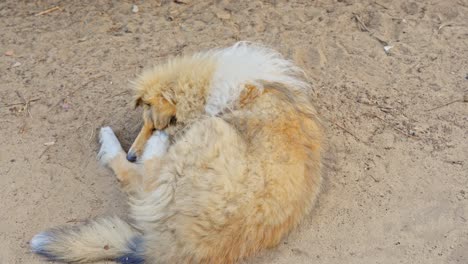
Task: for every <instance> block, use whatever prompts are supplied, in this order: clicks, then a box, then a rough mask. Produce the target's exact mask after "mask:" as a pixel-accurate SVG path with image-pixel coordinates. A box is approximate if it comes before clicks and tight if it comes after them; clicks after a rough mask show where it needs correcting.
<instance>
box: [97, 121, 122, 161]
mask: <svg viewBox="0 0 468 264" xmlns="http://www.w3.org/2000/svg"><path fill="white" fill-rule="evenodd" d="M99 143H101V149H100V150H99V153H98V159H99V160H100V161H101V163H102V164H103V165H107V163H109V161H110V160H112V159H113V158H115V157H116V156H117V155H118V154H119V153H123V149H122V146H121V145H120V142H119V140H118V139H117V137H116V136H115V134H114V131H112V128H110V127H102V128H101V131H100V132H99Z"/></svg>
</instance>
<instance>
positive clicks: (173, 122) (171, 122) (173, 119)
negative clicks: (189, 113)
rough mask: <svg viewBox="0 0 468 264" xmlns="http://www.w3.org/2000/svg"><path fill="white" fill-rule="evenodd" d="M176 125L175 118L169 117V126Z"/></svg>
mask: <svg viewBox="0 0 468 264" xmlns="http://www.w3.org/2000/svg"><path fill="white" fill-rule="evenodd" d="M176 123H177V117H175V116H173V117H171V121H169V124H171V125H175V124H176Z"/></svg>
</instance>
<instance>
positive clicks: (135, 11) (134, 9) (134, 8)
mask: <svg viewBox="0 0 468 264" xmlns="http://www.w3.org/2000/svg"><path fill="white" fill-rule="evenodd" d="M138 11H139V9H138V6H137V5H133V6H132V12H133V13H138Z"/></svg>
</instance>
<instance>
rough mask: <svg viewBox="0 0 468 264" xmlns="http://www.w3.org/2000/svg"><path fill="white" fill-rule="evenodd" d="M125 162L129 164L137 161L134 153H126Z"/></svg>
mask: <svg viewBox="0 0 468 264" xmlns="http://www.w3.org/2000/svg"><path fill="white" fill-rule="evenodd" d="M127 160H128V161H130V162H135V161H136V160H137V155H136V154H135V153H134V152H128V153H127Z"/></svg>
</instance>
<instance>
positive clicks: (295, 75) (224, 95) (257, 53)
mask: <svg viewBox="0 0 468 264" xmlns="http://www.w3.org/2000/svg"><path fill="white" fill-rule="evenodd" d="M199 55H200V56H210V57H212V58H214V60H215V61H216V63H217V66H216V70H215V73H214V76H213V79H212V81H211V89H210V94H209V96H208V100H207V104H206V106H205V112H206V113H207V114H209V115H217V114H219V113H221V112H222V111H223V110H225V109H229V108H231V107H232V105H233V104H234V103H235V102H236V100H237V99H238V98H239V96H240V94H241V92H242V90H243V89H244V87H245V85H246V84H251V85H255V86H256V87H258V88H260V89H262V88H263V87H262V85H261V83H259V81H266V82H278V83H281V84H283V85H285V86H287V87H288V88H290V89H293V90H306V89H309V88H310V86H309V84H307V83H306V82H304V81H303V80H302V78H301V76H303V75H304V74H303V72H302V70H301V69H300V68H298V67H296V66H295V65H294V64H293V63H292V62H291V61H288V60H286V59H284V58H283V57H282V56H281V54H279V53H278V52H276V51H274V50H272V49H269V48H266V47H263V46H260V45H258V44H253V43H249V42H238V43H236V44H234V45H233V46H231V47H229V48H225V49H220V50H215V51H209V52H207V53H204V54H199Z"/></svg>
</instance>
